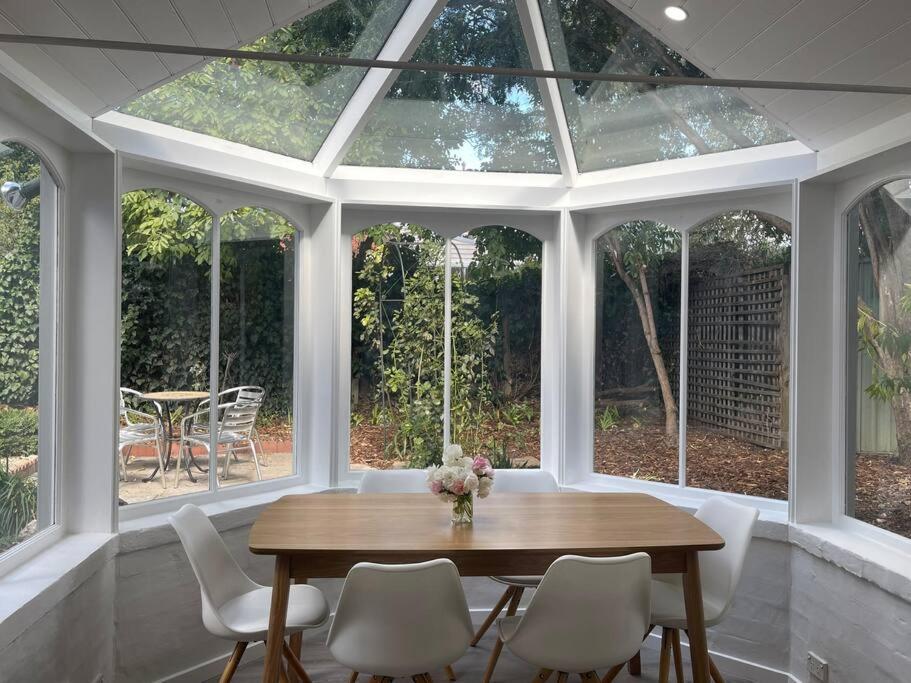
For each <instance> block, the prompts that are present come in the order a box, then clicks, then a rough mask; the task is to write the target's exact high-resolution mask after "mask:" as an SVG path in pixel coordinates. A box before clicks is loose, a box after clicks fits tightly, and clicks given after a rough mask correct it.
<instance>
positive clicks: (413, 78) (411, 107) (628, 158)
mask: <svg viewBox="0 0 911 683" xmlns="http://www.w3.org/2000/svg"><path fill="white" fill-rule="evenodd" d="M538 1H539V6H540V9H541V16H542V18H543V22H544V27H545V34H546V41H547V45H546V46H542V48H541V49H542V50H544V51H546V50H549V51H550V54H551V58H552V60H553V64H554V68H555V69H558V70H572V71H590V72H604V73H633V74H649V75H655V76H671V75H679V76H688V77H696V78H705V79H706V83H707V84H710V83H711V79H710V78H709V77H708V76H706V74H705V73H703V72H702V71H700V70H699V69H698V68H697V67H696V66H694V65H693V64H690V63H689V62H688V61H686V60H685V59H684V58H683V57H682V56H680V55H679V54H677V53H676V52H674V51H673V50H671V49H669V48H668V47H667V46H665V45H664V44H663V43H661V42H660V41H659V40H658V39H657V38H655V37H654V36H652V35H651V34H649V33H648V32H647V31H646V30H644V29H643V28H641V27H640V26H638V25H637V24H636V23H634V22H633V21H632V20H631V19H630V18H628V17H627V16H626V15H625V14H623V13H622V12H620V11H619V10H618V9H616V7H614V6H613V5H612V4H611V3H610V2H609V0H538ZM409 2H410V0H335V1H334V2H331V4H329V5H326V6H324V7H322V8H321V9H319V10H317V11H316V12H313V13H312V14H310V15H308V16H306V17H304V18H302V19H299V20H298V21H296V22H294V23H292V24H290V25H289V26H286V27H284V28H281V29H278V30H275V31H273V32H272V33H269V34H267V35H265V36H263V37H261V38H259V39H258V40H256V41H255V42H253V43H251V44H249V45H247V46H246V47H245V49H253V50H262V51H267V52H285V53H294V54H323V55H345V56H353V57H361V58H375V57H376V56H377V55H378V54H379V52H380V50H381V49H382V47H383V46H384V45H385V44H386V41H387V40H388V39H389V37H390V35H391V34H392V31H393V29H394V28H395V26H396V25H397V24H398V22H399V20H400V19H401V17H402V14H403V12H404V11H405V9H406V7H407V6H408V4H409ZM515 3H516V0H450V1H449V2H448V4H447V5H446V6H445V7H444V8H443V9H442V11H441V12H440V14H439V15H438V16H436V17H435V19H434V21H433V23H432V25H431V26H430V27H429V29H427V33H426V35H425V36H423V39H422V40H421V41H420V43H419V44H418V47H417V49H416V50H415V53H414V55H413V56H412V61H421V62H435V63H449V64H464V65H483V66H500V67H512V68H529V67H531V66H532V64H531V59H530V57H529V48H528V46H527V44H526V41H525V36H524V34H523V30H522V26H521V23H520V20H519V12H518V10H517V8H516V4H515ZM397 40H398V39H397ZM366 71H367V70H366V69H363V68H355V67H336V66H324V65H307V64H285V63H279V62H264V61H257V60H229V59H220V60H215V61H211V62H208V63H206V64H205V65H203V66H201V67H199V68H198V69H196V70H195V71H192V72H189V73H187V74H185V75H183V76H180V77H178V78H176V79H175V80H173V81H170V82H168V83H165V84H164V85H161V86H159V87H158V88H155V89H154V90H151V91H149V92H147V93H145V94H143V95H141V96H139V97H138V98H136V99H135V100H133V101H131V102H130V103H128V104H126V105H124V106H122V107H121V108H120V111H121V112H122V113H125V114H131V115H134V116H138V117H142V118H145V119H149V120H152V121H157V122H159V123H164V124H168V125H172V126H176V127H179V128H183V129H186V130H190V131H194V132H198V133H203V134H206V135H211V136H214V137H217V138H222V139H225V140H230V141H232V142H237V143H240V144H244V145H249V146H251V147H256V148H259V149H264V150H268V151H271V152H275V153H278V154H282V155H286V156H290V157H296V158H298V159H304V160H306V161H312V160H313V159H314V157H315V156H316V154H317V152H318V151H319V149H320V147H321V146H322V144H323V143H324V142H325V140H326V138H327V136H328V134H329V132H330V131H331V130H332V127H333V126H334V125H335V123H336V121H337V120H338V117H339V115H340V114H341V112H342V110H343V109H344V108H345V106H346V105H347V104H348V102H349V101H350V100H351V97H352V95H353V94H354V92H355V91H356V90H357V88H358V86H359V85H360V84H361V81H362V80H363V77H364V75H365V74H366ZM558 90H559V92H560V100H561V102H559V103H557V104H556V106H557V108H558V111H555V112H550V113H551V114H552V116H551V117H550V121H551V122H553V121H554V120H556V121H558V122H559V121H561V120H562V119H563V118H564V116H565V121H566V126H567V128H568V130H569V135H570V139H571V141H572V149H571V150H566V157H567V158H570V159H571V158H572V157H573V156H575V160H576V165H577V167H578V171H580V172H587V171H597V170H601V169H608V168H615V167H619V166H630V165H634V164H640V163H646V162H653V161H661V160H664V159H675V158H680V157H691V156H698V155H702V154H710V153H713V152H722V151H727V150H733V149H741V148H746V147H755V146H758V145H767V144H771V143H777V142H784V141H787V140H790V139H792V138H791V137H790V135H789V134H788V133H787V132H786V131H784V130H782V129H780V128H779V127H777V126H776V125H775V124H774V123H772V122H771V121H770V120H769V119H767V118H766V117H765V116H763V115H762V114H761V113H760V112H759V111H758V110H756V109H754V108H752V107H751V106H750V105H749V104H748V103H747V102H746V101H744V100H743V99H741V98H740V97H739V95H738V93H737V92H736V91H734V90H731V89H724V88H718V87H714V86H712V85H706V86H704V87H703V86H663V85H662V86H653V85H644V84H625V83H607V82H597V81H572V82H571V81H566V80H560V81H558ZM361 99H363V98H359V100H358V102H360V101H361ZM561 103H562V111H560V110H559V108H560V104H561ZM552 106H554V105H553V104H552V103H551V102H550V101H542V96H541V92H540V91H539V89H538V82H537V81H536V80H535V79H531V78H520V77H504V76H488V75H474V74H451V73H439V72H429V73H428V72H420V71H403V72H400V73H399V74H398V76H397V77H396V79H395V81H394V82H393V84H392V86H391V87H390V89H389V91H388V92H387V93H385V96H384V97H383V98H382V100H381V101H379V102H378V103H375V105H374V106H372V107H369V108H367V109H366V112H367V113H366V114H364V115H363V116H364V117H365V120H363V122H362V129H361V130H360V132H359V133H358V134H356V135H355V137H354V140H353V141H352V142H350V143H349V144H350V148H349V149H348V151H347V153H346V155H345V156H344V158H343V161H342V163H344V164H349V165H354V166H374V167H404V168H417V169H453V170H473V171H474V170H477V171H501V172H524V173H560V171H561V169H560V165H559V162H558V154H557V150H556V148H555V142H554V139H553V138H552V137H551V130H550V127H549V125H550V124H549V123H548V116H547V109H546V108H549V107H552ZM561 144H562V143H561ZM342 149H343V150H344V147H343V148H342Z"/></svg>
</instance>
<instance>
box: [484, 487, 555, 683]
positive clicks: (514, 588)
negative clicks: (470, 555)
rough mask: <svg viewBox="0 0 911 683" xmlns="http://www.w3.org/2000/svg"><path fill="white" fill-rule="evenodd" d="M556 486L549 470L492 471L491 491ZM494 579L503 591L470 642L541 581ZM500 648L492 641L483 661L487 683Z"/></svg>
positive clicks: (532, 578)
mask: <svg viewBox="0 0 911 683" xmlns="http://www.w3.org/2000/svg"><path fill="white" fill-rule="evenodd" d="M559 491H560V486H559V485H558V484H557V480H556V479H554V476H553V475H552V474H551V473H550V472H545V471H543V470H497V472H496V474H495V475H494V484H493V494H492V495H497V494H500V493H557V492H559ZM490 578H492V579H493V580H494V581H497V582H498V583H502V584H506V591H505V592H504V593H503V595H502V596H501V597H500V600H499V601H498V602H497V604H496V605H494V608H493V609H492V610H491V611H490V614H488V615H487V619H485V620H484V623H483V624H481V627H480V628H479V629H478V630H477V633H475V635H474V638H472V640H471V645H472V647H474V646H475V645H477V644H478V643H479V642H480V641H481V638H483V637H484V634H485V633H487V630H488V629H489V628H490V626H491V624H493V623H494V621H496V619H497V617H498V616H500V613H501V612H502V611H503V608H504V607H506V604H507V603H509V606H508V607H506V616H508V617H511V616H513V615H514V614H515V613H516V612H517V611H518V609H519V601H520V600H521V599H522V595H523V594H524V593H525V590H526V589H527V588H536V587H537V586H538V584H539V583H541V577H540V576H491V577H490ZM502 649H503V643H502V642H501V641H499V640H498V641H497V642H496V643H494V646H493V650H491V653H490V659H489V660H488V662H487V671H486V672H485V673H484V683H488V682H489V681H490V679H491V677H492V676H493V672H494V669H495V668H496V666H497V660H498V659H499V658H500V652H501V651H502Z"/></svg>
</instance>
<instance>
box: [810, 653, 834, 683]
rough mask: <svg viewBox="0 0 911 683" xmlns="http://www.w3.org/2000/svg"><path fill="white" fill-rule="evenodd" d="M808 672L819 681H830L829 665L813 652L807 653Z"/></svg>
mask: <svg viewBox="0 0 911 683" xmlns="http://www.w3.org/2000/svg"><path fill="white" fill-rule="evenodd" d="M807 671H809V672H810V675H811V676H812V677H813V678H815V679H816V680H817V681H822V682H823V683H825V682H826V681H828V680H829V663H828V662H827V661H826V660H824V659H823V658H822V657H820V656H819V655H817V654H815V653H813V652H808V653H807Z"/></svg>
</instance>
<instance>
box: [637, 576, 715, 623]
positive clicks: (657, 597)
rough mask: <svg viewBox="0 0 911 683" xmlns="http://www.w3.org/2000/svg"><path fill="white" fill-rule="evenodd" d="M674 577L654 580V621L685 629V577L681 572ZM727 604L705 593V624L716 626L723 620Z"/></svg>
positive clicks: (703, 603)
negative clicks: (683, 577)
mask: <svg viewBox="0 0 911 683" xmlns="http://www.w3.org/2000/svg"><path fill="white" fill-rule="evenodd" d="M671 576H672V577H673V578H670V577H669V578H668V579H657V580H653V581H652V619H651V621H652V623H653V624H655V626H664V627H666V628H678V629H681V630H685V629H686V628H687V623H686V603H685V602H684V598H683V579H682V577H681V576H680V575H679V574H676V575H671ZM726 607H727V605H726V603H725V601H724V600H722V599H718V598H714V597H713V596H711V595H706V594H703V596H702V609H703V611H704V613H705V625H706V626H715V625H716V624H718V623H719V622H720V621H721V618H722V617H723V616H724V612H725V609H726Z"/></svg>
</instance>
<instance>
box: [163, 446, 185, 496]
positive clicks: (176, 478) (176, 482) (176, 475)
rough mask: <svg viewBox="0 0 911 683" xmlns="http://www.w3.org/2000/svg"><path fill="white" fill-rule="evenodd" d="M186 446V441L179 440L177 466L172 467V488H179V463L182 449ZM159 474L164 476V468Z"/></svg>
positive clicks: (181, 458)
mask: <svg viewBox="0 0 911 683" xmlns="http://www.w3.org/2000/svg"><path fill="white" fill-rule="evenodd" d="M185 446H186V441H184V440H183V439H181V440H180V446H178V448H177V467H175V468H174V488H175V489H179V488H180V463H181V461H182V460H183V449H184V447H185ZM161 476H162V477H163V476H164V470H162V471H161Z"/></svg>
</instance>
